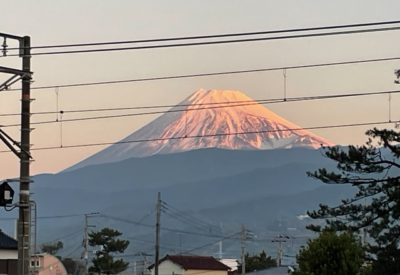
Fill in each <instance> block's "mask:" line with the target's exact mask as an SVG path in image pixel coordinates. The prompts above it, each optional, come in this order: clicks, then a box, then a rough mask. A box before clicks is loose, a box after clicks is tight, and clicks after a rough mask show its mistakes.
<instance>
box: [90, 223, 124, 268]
mask: <svg viewBox="0 0 400 275" xmlns="http://www.w3.org/2000/svg"><path fill="white" fill-rule="evenodd" d="M121 235H122V233H121V232H119V231H117V230H114V229H111V228H103V229H102V230H100V231H99V232H91V233H89V245H90V246H100V247H101V249H100V250H98V251H97V252H96V257H95V258H94V259H93V260H92V262H93V266H91V267H90V268H89V272H95V273H98V274H118V273H120V272H122V271H124V270H126V269H127V268H128V263H127V262H125V261H123V260H122V259H118V260H115V259H114V255H115V254H116V253H123V252H124V251H125V249H126V248H127V247H128V245H129V241H126V240H120V239H117V237H119V236H121Z"/></svg>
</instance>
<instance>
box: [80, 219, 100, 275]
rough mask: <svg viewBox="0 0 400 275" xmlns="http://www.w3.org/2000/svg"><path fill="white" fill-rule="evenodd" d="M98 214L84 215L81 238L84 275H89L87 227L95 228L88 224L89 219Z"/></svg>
mask: <svg viewBox="0 0 400 275" xmlns="http://www.w3.org/2000/svg"><path fill="white" fill-rule="evenodd" d="M98 214H99V213H98V212H94V213H87V214H85V229H84V237H83V260H84V261H85V274H89V273H88V272H89V227H95V226H94V225H90V224H89V217H93V216H95V215H98Z"/></svg>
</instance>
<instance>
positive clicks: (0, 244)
mask: <svg viewBox="0 0 400 275" xmlns="http://www.w3.org/2000/svg"><path fill="white" fill-rule="evenodd" d="M0 249H15V250H16V249H18V242H17V241H16V240H14V239H13V238H11V237H10V236H8V235H7V234H5V233H3V231H1V230H0Z"/></svg>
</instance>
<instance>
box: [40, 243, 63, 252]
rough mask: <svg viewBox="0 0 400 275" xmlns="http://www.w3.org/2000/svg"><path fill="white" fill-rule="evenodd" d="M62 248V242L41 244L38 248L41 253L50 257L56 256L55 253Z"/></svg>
mask: <svg viewBox="0 0 400 275" xmlns="http://www.w3.org/2000/svg"><path fill="white" fill-rule="evenodd" d="M63 247H64V244H63V242H61V241H58V242H53V243H47V244H42V246H41V247H40V250H41V251H42V252H43V253H48V254H50V255H56V254H57V252H58V251H59V250H60V249H62V248H63Z"/></svg>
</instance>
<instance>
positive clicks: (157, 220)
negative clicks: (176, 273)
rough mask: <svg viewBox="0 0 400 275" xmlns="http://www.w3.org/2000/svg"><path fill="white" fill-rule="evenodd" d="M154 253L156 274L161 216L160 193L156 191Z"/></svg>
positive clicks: (156, 272) (155, 274) (156, 273)
mask: <svg viewBox="0 0 400 275" xmlns="http://www.w3.org/2000/svg"><path fill="white" fill-rule="evenodd" d="M156 212H157V214H156V216H157V217H156V247H155V249H156V251H155V252H156V253H155V259H154V260H155V263H154V275H158V262H159V260H160V218H161V194H160V192H158V195H157V204H156Z"/></svg>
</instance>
